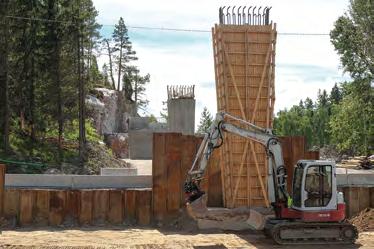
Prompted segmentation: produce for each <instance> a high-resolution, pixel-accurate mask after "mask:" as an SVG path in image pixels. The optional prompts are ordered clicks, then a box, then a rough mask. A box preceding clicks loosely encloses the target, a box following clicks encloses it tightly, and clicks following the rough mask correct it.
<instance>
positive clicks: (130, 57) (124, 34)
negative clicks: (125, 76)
mask: <svg viewBox="0 0 374 249" xmlns="http://www.w3.org/2000/svg"><path fill="white" fill-rule="evenodd" d="M112 39H113V42H114V45H113V47H112V49H111V51H112V52H113V53H116V52H117V53H116V54H115V55H114V59H115V64H116V66H117V72H118V81H117V90H118V91H119V90H120V88H121V80H122V77H121V74H122V73H124V72H126V71H127V67H126V65H127V63H129V62H131V61H134V60H137V59H138V58H137V57H136V56H135V54H136V52H135V51H134V50H132V44H131V41H130V38H129V35H128V30H127V27H126V25H125V22H124V21H123V18H122V17H120V19H119V21H118V24H116V25H115V28H114V31H113V35H112Z"/></svg>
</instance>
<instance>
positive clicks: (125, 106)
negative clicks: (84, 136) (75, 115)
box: [86, 88, 137, 135]
mask: <svg viewBox="0 0 374 249" xmlns="http://www.w3.org/2000/svg"><path fill="white" fill-rule="evenodd" d="M121 94H122V92H119V91H115V90H110V89H106V88H95V89H94V91H91V92H90V94H89V95H87V97H86V106H87V114H88V116H89V117H91V118H92V119H93V121H94V125H95V128H96V130H97V131H98V133H99V134H101V135H104V134H113V133H124V132H127V131H128V119H129V117H130V116H136V115H137V114H136V110H135V105H134V103H128V102H127V101H125V100H124V98H123V96H121Z"/></svg>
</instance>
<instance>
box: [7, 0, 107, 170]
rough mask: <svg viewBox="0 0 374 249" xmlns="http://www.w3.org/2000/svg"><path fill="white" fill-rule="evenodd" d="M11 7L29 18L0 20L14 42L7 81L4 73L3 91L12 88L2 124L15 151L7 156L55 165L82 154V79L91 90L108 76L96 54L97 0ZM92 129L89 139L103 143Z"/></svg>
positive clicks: (12, 11) (10, 11) (48, 0)
mask: <svg viewBox="0 0 374 249" xmlns="http://www.w3.org/2000/svg"><path fill="white" fill-rule="evenodd" d="M4 6H5V5H4ZM4 6H2V7H4ZM2 10H4V9H2ZM6 11H7V15H9V16H17V17H25V18H24V19H23V18H6V19H5V20H6V22H3V21H1V22H0V29H1V30H7V31H8V32H9V36H5V38H6V39H5V40H3V39H2V40H1V41H2V42H4V43H5V42H6V43H7V46H8V50H7V54H6V57H3V56H2V54H3V53H1V55H0V57H1V60H0V68H5V70H7V75H5V79H6V80H5V81H4V80H3V78H2V77H0V78H1V80H0V89H1V94H2V93H3V92H4V91H3V89H5V88H6V90H7V91H8V93H7V95H8V96H9V101H8V102H7V103H2V104H1V105H0V114H1V115H0V124H2V123H5V120H8V122H9V124H10V132H9V136H10V142H11V144H10V145H11V146H10V147H11V149H12V151H10V152H8V153H6V155H4V156H7V155H8V156H14V157H16V158H20V159H22V158H25V159H29V160H40V161H43V162H49V163H52V164H56V163H57V164H61V163H62V162H63V161H69V160H70V159H71V158H75V157H76V155H77V148H76V142H77V140H78V133H77V131H78V130H79V129H78V107H79V98H78V87H77V85H78V84H77V83H78V82H79V83H80V84H82V85H83V88H84V90H85V91H86V92H87V91H88V90H90V89H92V88H93V87H94V85H95V82H100V81H102V80H103V76H102V74H101V73H100V72H99V70H98V66H97V61H96V57H95V56H94V55H93V50H94V49H95V48H96V44H97V41H98V39H100V35H99V28H100V25H98V24H97V22H96V17H97V15H98V12H97V11H96V10H95V8H94V6H93V3H92V1H91V0H79V1H68V0H46V1H41V0H30V1H26V0H20V1H9V5H8V6H7V8H6ZM3 18H4V16H1V20H3ZM44 20H52V21H44ZM53 20H56V21H53ZM5 23H6V25H5ZM2 37H3V36H2ZM3 38H4V37H3ZM2 45H3V44H1V46H2ZM78 54H79V55H80V57H81V58H80V60H78ZM3 59H5V60H3ZM78 68H79V69H80V70H78ZM0 71H1V70H0ZM78 71H80V72H82V75H81V76H82V77H79V75H78ZM0 74H1V72H0ZM0 76H1V75H0ZM80 79H83V80H80ZM1 97H2V96H1ZM2 98H3V97H2ZM83 98H84V96H83ZM81 99H82V98H81ZM83 104H84V101H83ZM5 106H8V109H9V113H11V115H10V116H9V117H6V116H5V114H4V108H5ZM81 106H82V105H81ZM2 127H3V125H2ZM2 127H1V129H0V130H2ZM86 127H87V129H86V133H87V137H88V140H89V141H98V139H99V137H98V135H97V134H96V132H95V131H94V129H93V128H92V125H91V124H86ZM66 143H68V147H66V145H67V144H66ZM70 145H71V146H72V147H74V146H75V147H74V149H72V147H71V146H70ZM4 154H5V153H4Z"/></svg>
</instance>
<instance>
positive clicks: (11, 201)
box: [4, 189, 20, 219]
mask: <svg viewBox="0 0 374 249" xmlns="http://www.w3.org/2000/svg"><path fill="white" fill-rule="evenodd" d="M19 193H20V191H19V189H5V193H4V216H5V217H6V218H17V219H18V215H19V196H20V194H19Z"/></svg>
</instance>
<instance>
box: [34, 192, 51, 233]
mask: <svg viewBox="0 0 374 249" xmlns="http://www.w3.org/2000/svg"><path fill="white" fill-rule="evenodd" d="M35 192H36V201H35V215H34V223H35V224H36V225H42V226H45V225H48V214H49V190H45V189H38V190H36V191H35Z"/></svg>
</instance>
